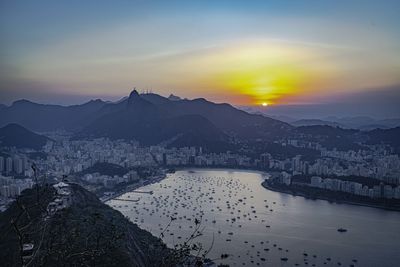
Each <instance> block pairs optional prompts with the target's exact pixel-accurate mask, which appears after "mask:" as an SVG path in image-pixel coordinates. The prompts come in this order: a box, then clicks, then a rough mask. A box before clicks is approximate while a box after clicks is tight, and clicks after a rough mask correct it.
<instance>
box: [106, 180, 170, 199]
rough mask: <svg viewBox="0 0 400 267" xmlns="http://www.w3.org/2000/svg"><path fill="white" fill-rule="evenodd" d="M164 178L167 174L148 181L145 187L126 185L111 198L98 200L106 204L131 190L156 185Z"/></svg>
mask: <svg viewBox="0 0 400 267" xmlns="http://www.w3.org/2000/svg"><path fill="white" fill-rule="evenodd" d="M165 178H167V174H165V175H164V176H163V177H157V178H156V177H154V178H153V179H151V180H150V182H149V183H147V184H145V185H144V184H131V185H128V186H127V187H126V188H124V189H122V190H118V191H117V192H115V194H113V195H112V196H109V197H106V198H103V197H100V198H99V199H100V201H101V202H103V203H106V202H108V201H110V200H113V199H115V198H118V197H120V196H122V195H123V194H126V193H129V192H131V191H133V190H136V189H138V188H140V187H143V186H146V185H150V184H155V183H158V182H160V181H162V180H164V179H165Z"/></svg>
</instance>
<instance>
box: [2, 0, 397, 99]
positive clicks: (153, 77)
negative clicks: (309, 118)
mask: <svg viewBox="0 0 400 267" xmlns="http://www.w3.org/2000/svg"><path fill="white" fill-rule="evenodd" d="M398 14H400V2H399V1H251V2H250V1H159V2H156V1H1V2H0V34H1V36H2V38H1V40H0V60H1V62H0V97H1V98H2V100H3V101H1V102H5V103H10V102H11V101H13V100H15V99H18V98H21V97H25V98H30V99H32V100H35V101H41V102H57V103H76V102H82V101H85V100H88V99H90V98H97V97H102V98H107V99H117V98H119V97H122V96H124V95H126V94H128V93H129V90H130V89H131V88H132V87H133V86H136V87H139V88H143V89H150V88H151V89H153V91H155V92H158V93H160V94H163V95H168V94H169V93H175V94H178V95H182V96H184V97H190V98H193V97H206V98H208V99H210V100H213V101H217V102H230V103H233V104H237V105H242V104H246V105H258V104H261V103H264V102H265V103H267V102H268V104H271V105H287V104H321V103H325V102H330V101H332V99H340V97H342V96H345V95H347V94H349V95H354V94H355V93H359V92H363V91H365V92H370V91H371V90H372V91H379V90H385V89H384V88H388V87H389V88H390V90H391V91H393V87H394V86H396V85H398V84H400V78H399V77H400V53H399V51H400V30H399V28H400V27H399V26H400V18H399V17H400V16H399V15H398ZM382 88H383V89H382ZM383 95H384V94H383Z"/></svg>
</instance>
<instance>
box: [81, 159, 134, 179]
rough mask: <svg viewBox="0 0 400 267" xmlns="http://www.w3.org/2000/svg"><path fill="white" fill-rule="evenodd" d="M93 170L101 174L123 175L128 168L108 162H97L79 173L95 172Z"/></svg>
mask: <svg viewBox="0 0 400 267" xmlns="http://www.w3.org/2000/svg"><path fill="white" fill-rule="evenodd" d="M95 172H98V173H100V174H101V175H109V176H114V175H118V176H123V175H124V174H126V173H127V172H128V170H127V169H125V168H124V167H122V166H120V165H117V164H113V163H108V162H97V163H95V164H94V165H93V166H91V167H89V168H87V169H85V170H83V171H81V172H80V173H79V174H80V175H85V174H88V173H95Z"/></svg>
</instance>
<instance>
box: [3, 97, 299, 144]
mask: <svg viewBox="0 0 400 267" xmlns="http://www.w3.org/2000/svg"><path fill="white" fill-rule="evenodd" d="M8 123H18V124H20V125H22V126H24V127H26V128H28V129H30V130H34V131H52V130H57V129H64V130H67V131H70V132H73V133H74V134H75V135H74V138H75V139H82V138H95V137H108V138H111V139H129V140H131V139H135V140H137V141H139V142H141V143H142V144H143V145H154V144H159V143H166V144H168V145H174V146H184V145H188V144H190V143H195V144H198V145H201V146H203V147H205V148H206V149H207V148H208V149H209V150H210V151H211V150H214V151H220V150H224V149H227V148H229V147H230V145H229V144H230V142H231V140H232V139H233V138H235V139H241V140H266V141H271V140H275V139H276V138H277V137H281V136H283V135H285V134H287V133H288V132H289V131H290V130H291V129H292V128H293V127H292V126H290V125H289V124H287V123H284V122H281V121H279V120H274V119H271V118H268V117H265V116H262V115H255V114H249V113H247V112H244V111H242V110H238V109H236V108H234V107H232V106H231V105H229V104H215V103H212V102H210V101H207V100H205V99H203V98H199V99H194V100H188V99H180V98H178V97H175V96H171V97H169V98H166V97H162V96H160V95H157V94H141V95H139V94H138V92H137V91H135V90H134V91H132V92H131V94H130V95H129V97H124V98H122V99H121V100H120V101H118V102H114V103H109V102H104V101H101V100H92V101H90V102H88V103H85V104H82V105H75V106H58V105H43V104H37V103H33V102H30V101H28V100H19V101H15V102H14V103H13V104H12V105H11V106H9V107H5V108H4V109H0V126H1V125H6V124H8Z"/></svg>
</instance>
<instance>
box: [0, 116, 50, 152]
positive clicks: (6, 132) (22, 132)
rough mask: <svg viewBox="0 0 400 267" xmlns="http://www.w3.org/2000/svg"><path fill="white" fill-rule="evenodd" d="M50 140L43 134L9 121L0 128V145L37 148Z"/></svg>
mask: <svg viewBox="0 0 400 267" xmlns="http://www.w3.org/2000/svg"><path fill="white" fill-rule="evenodd" d="M48 140H50V139H49V138H47V137H46V136H44V135H39V134H36V133H34V132H31V131H29V130H28V129H26V128H24V127H22V126H20V125H18V124H15V123H10V124H8V125H6V126H4V127H3V128H0V147H17V148H32V149H36V150H39V149H41V148H42V147H43V146H44V145H45V144H46V142H47V141H48Z"/></svg>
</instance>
